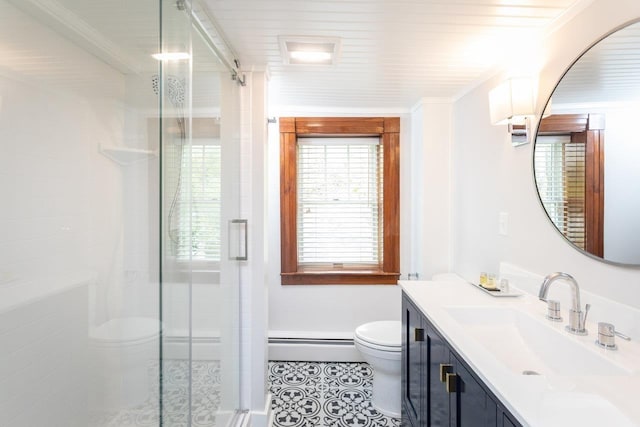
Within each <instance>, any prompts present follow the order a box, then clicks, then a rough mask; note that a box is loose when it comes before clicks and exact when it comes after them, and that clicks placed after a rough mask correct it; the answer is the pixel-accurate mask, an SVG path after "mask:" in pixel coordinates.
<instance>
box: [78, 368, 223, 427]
mask: <svg viewBox="0 0 640 427" xmlns="http://www.w3.org/2000/svg"><path fill="white" fill-rule="evenodd" d="M192 372H193V375H192V381H193V386H192V396H191V408H192V412H191V426H193V427H214V426H215V425H216V418H215V415H216V411H217V410H218V407H219V406H220V364H219V363H218V362H217V361H194V362H193V365H192ZM164 380H165V381H164V389H163V417H162V418H163V426H164V427H187V425H188V422H187V421H188V417H189V415H188V412H189V394H188V382H189V364H188V361H186V360H167V361H165V362H164ZM158 408H159V403H158V364H157V363H153V364H152V365H151V366H149V398H148V399H147V401H146V402H144V403H143V404H141V405H138V406H135V407H132V408H127V409H123V410H121V411H118V412H101V413H95V414H92V415H93V416H92V417H91V422H90V425H91V427H157V426H158V425H159V415H158V413H159V410H158Z"/></svg>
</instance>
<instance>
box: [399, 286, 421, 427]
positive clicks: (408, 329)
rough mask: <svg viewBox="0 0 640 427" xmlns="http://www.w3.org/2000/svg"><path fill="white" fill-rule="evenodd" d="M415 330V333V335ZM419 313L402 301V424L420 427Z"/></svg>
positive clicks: (405, 301) (407, 302) (407, 301)
mask: <svg viewBox="0 0 640 427" xmlns="http://www.w3.org/2000/svg"><path fill="white" fill-rule="evenodd" d="M416 331H417V332H416ZM422 331H424V325H423V319H422V313H421V312H420V311H419V310H418V309H417V308H416V307H415V306H414V305H413V304H412V303H411V301H409V300H408V299H407V298H406V297H404V298H403V299H402V412H403V414H402V421H403V425H411V426H415V427H420V426H422V425H424V424H423V415H424V408H423V402H424V387H423V382H424V380H423V379H424V370H423V366H424V364H423V359H422V357H423V356H422V353H423V352H422V349H423V347H424V333H423V332H422Z"/></svg>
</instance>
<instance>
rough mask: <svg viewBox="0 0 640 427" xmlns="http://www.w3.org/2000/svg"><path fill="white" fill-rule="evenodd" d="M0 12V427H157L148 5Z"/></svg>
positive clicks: (83, 4)
mask: <svg viewBox="0 0 640 427" xmlns="http://www.w3.org/2000/svg"><path fill="white" fill-rule="evenodd" d="M42 4H43V3H42V2H38V1H35V0H0V200H1V201H2V202H1V203H2V209H0V236H1V237H0V425H2V426H12V427H22V426H60V427H70V426H71V427H74V426H78V427H84V426H107V425H109V426H115V425H117V426H125V425H127V426H128V425H138V424H142V423H144V425H153V424H154V423H159V415H158V414H159V404H158V401H159V394H158V368H159V332H160V321H159V315H160V312H159V256H158V253H159V250H160V249H159V248H160V235H159V232H158V229H159V194H160V189H159V157H158V150H159V133H158V122H159V120H158V117H159V114H158V109H159V98H158V96H157V95H156V94H155V93H154V76H155V75H157V74H158V73H159V64H158V61H156V60H155V59H153V58H152V57H151V54H153V53H156V52H157V51H158V46H159V40H160V21H159V16H160V5H159V3H158V0H139V1H135V2H113V1H107V0H105V1H90V2H88V1H85V0H57V1H51V2H46V5H47V7H42Z"/></svg>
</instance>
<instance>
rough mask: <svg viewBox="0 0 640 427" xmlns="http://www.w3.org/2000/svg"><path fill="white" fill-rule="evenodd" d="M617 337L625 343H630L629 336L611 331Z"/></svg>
mask: <svg viewBox="0 0 640 427" xmlns="http://www.w3.org/2000/svg"><path fill="white" fill-rule="evenodd" d="M613 332H614V333H615V334H616V335H617V336H619V337H620V338H622V339H623V340H625V341H631V337H630V336H629V335H625V334H623V333H622V332H618V331H613Z"/></svg>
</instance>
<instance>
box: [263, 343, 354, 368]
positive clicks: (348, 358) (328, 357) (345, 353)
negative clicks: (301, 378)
mask: <svg viewBox="0 0 640 427" xmlns="http://www.w3.org/2000/svg"><path fill="white" fill-rule="evenodd" d="M269 360H288V361H309V362H361V361H362V356H360V352H359V351H358V350H357V349H356V347H355V345H354V342H353V338H303V337H269Z"/></svg>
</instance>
